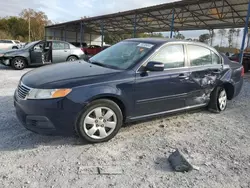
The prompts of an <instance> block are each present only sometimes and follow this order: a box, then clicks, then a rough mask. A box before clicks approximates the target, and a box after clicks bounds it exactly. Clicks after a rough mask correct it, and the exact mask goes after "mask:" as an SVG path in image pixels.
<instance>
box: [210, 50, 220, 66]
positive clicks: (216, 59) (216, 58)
mask: <svg viewBox="0 0 250 188" xmlns="http://www.w3.org/2000/svg"><path fill="white" fill-rule="evenodd" d="M211 53H212V64H221V59H220V56H218V55H217V54H216V53H214V52H213V51H211Z"/></svg>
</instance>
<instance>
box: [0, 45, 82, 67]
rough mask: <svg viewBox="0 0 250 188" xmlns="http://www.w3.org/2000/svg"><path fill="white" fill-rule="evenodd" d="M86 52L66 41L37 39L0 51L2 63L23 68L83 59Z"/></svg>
mask: <svg viewBox="0 0 250 188" xmlns="http://www.w3.org/2000/svg"><path fill="white" fill-rule="evenodd" d="M84 56H85V54H84V52H83V51H82V50H81V49H80V48H77V47H75V46H73V45H72V44H70V43H68V42H64V41H52V40H47V41H35V42H31V43H28V44H26V45H25V46H24V47H23V48H21V49H17V50H9V51H4V52H0V63H1V64H3V65H6V66H11V67H12V68H14V69H17V70H21V69H24V68H25V67H27V66H40V65H46V64H52V63H60V62H65V61H75V60H78V59H83V58H84Z"/></svg>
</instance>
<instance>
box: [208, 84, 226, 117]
mask: <svg viewBox="0 0 250 188" xmlns="http://www.w3.org/2000/svg"><path fill="white" fill-rule="evenodd" d="M208 108H209V110H210V111H212V112H215V113H220V112H222V111H225V110H226V108H227V92H226V90H225V88H224V87H222V86H218V87H216V88H215V89H214V91H213V92H212V93H211V97H210V102H209V105H208Z"/></svg>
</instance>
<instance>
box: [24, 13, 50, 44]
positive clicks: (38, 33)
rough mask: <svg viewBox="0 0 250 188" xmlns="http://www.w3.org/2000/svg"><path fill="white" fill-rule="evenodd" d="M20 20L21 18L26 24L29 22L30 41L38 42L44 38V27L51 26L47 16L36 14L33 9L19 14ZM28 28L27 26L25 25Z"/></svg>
mask: <svg viewBox="0 0 250 188" xmlns="http://www.w3.org/2000/svg"><path fill="white" fill-rule="evenodd" d="M20 16H21V18H23V19H24V20H25V21H26V22H27V23H29V22H30V28H31V29H30V34H31V40H40V39H42V38H43V37H44V27H45V26H47V25H49V24H51V21H50V20H49V19H48V17H47V15H46V14H45V13H44V12H42V11H39V12H36V11H35V10H33V9H24V10H23V11H22V12H21V13H20ZM26 26H27V28H28V25H26Z"/></svg>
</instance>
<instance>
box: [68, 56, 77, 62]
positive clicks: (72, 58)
mask: <svg viewBox="0 0 250 188" xmlns="http://www.w3.org/2000/svg"><path fill="white" fill-rule="evenodd" d="M68 61H76V58H75V57H70V58H69V59H68Z"/></svg>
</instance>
